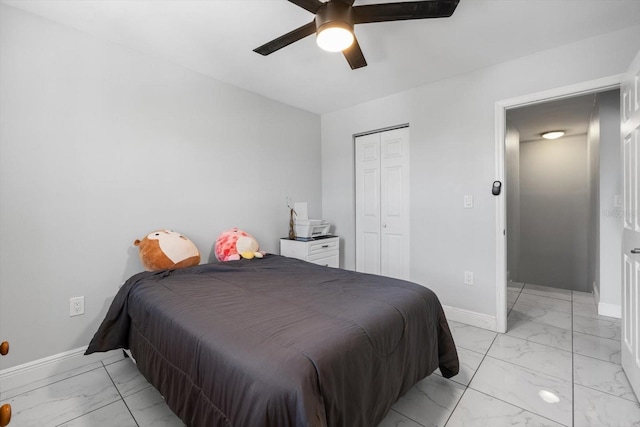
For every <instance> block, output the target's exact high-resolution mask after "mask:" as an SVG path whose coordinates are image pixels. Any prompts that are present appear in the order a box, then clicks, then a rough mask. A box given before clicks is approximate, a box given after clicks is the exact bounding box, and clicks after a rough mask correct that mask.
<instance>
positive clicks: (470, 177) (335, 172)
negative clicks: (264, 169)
mask: <svg viewBox="0 0 640 427" xmlns="http://www.w3.org/2000/svg"><path fill="white" fill-rule="evenodd" d="M638 49H640V26H635V27H629V28H626V29H624V30H621V31H618V32H614V33H609V34H605V35H602V36H599V37H595V38H591V39H587V40H583V41H579V42H576V43H573V44H569V45H565V46H560V47H558V48H555V49H552V50H548V51H544V52H540V53H537V54H534V55H530V56H527V57H523V58H520V59H517V60H514V61H509V62H505V63H502V64H498V65H496V66H493V67H489V68H484V69H480V70H477V71H475V72H472V73H468V74H464V75H460V76H454V77H452V78H450V79H446V80H442V81H439V82H436V83H433V84H430V85H426V86H421V87H418V88H415V89H412V90H409V91H406V92H402V93H398V94H395V95H393V96H389V97H385V98H381V99H378V100H375V101H372V102H368V103H365V104H361V105H358V106H355V107H352V108H348V109H345V110H341V111H336V112H332V113H328V114H325V115H323V116H322V188H323V193H322V200H323V202H322V206H323V218H324V219H327V220H329V221H332V222H333V223H334V224H335V225H336V232H337V233H338V234H339V235H340V236H341V237H342V238H343V243H344V244H343V250H344V251H343V256H344V262H343V266H345V267H346V268H350V269H353V268H354V265H355V263H354V259H355V258H354V256H355V247H354V242H355V236H354V224H353V221H354V191H353V187H354V185H353V138H352V135H353V134H356V133H358V132H364V131H367V130H371V129H378V128H382V127H385V126H392V125H397V124H400V123H409V124H410V126H411V183H412V187H411V201H412V203H411V230H412V238H411V242H412V246H411V247H412V254H411V266H412V271H411V278H412V280H414V281H416V282H418V283H422V284H424V285H428V286H429V287H430V288H432V289H433V290H434V291H436V293H437V294H438V295H439V297H440V299H441V300H442V302H443V303H444V304H445V305H449V306H455V307H458V308H461V309H464V310H469V311H471V312H475V313H478V314H480V315H485V316H490V317H495V315H496V230H495V224H496V221H495V220H496V201H495V197H494V196H493V195H491V191H490V190H491V183H492V182H493V180H494V179H495V167H496V165H495V117H494V116H495V115H494V111H495V103H496V102H497V101H500V100H506V99H510V98H515V97H518V96H523V95H526V94H531V93H535V92H539V91H544V90H549V89H553V88H558V87H563V86H569V85H572V84H576V83H579V82H584V81H589V80H594V79H598V78H602V77H606V76H612V75H616V74H619V73H622V72H623V71H625V70H626V69H627V66H628V65H629V63H630V62H631V60H632V59H633V57H634V55H635V53H636V52H637V51H638ZM465 194H471V195H473V196H474V202H475V207H474V208H473V209H463V195H465ZM464 270H469V271H473V272H474V273H475V275H474V279H475V284H474V285H473V286H468V285H464V284H463V271H464Z"/></svg>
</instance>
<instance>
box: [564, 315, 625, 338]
mask: <svg viewBox="0 0 640 427" xmlns="http://www.w3.org/2000/svg"><path fill="white" fill-rule="evenodd" d="M571 323H573V320H572V321H571ZM561 329H562V328H561ZM572 332H577V333H579V334H582V335H588V336H590V337H596V338H604V339H607V340H611V341H616V342H620V343H622V339H619V340H617V339H615V338H607V337H603V336H600V335H595V334H589V333H587V332H582V331H575V330H574V331H572ZM571 335H573V334H571Z"/></svg>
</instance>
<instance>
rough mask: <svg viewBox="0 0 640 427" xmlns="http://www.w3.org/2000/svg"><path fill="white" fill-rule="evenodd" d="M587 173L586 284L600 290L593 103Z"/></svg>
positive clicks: (596, 137)
mask: <svg viewBox="0 0 640 427" xmlns="http://www.w3.org/2000/svg"><path fill="white" fill-rule="evenodd" d="M587 157H588V161H587V167H588V170H589V171H588V173H589V225H588V233H587V258H588V264H587V284H588V285H589V289H588V291H589V292H594V293H595V294H596V295H597V294H599V292H600V250H599V248H600V115H599V109H598V102H597V97H596V102H595V103H594V106H593V110H592V111H591V118H590V119H589V128H588V130H587ZM618 252H620V251H618Z"/></svg>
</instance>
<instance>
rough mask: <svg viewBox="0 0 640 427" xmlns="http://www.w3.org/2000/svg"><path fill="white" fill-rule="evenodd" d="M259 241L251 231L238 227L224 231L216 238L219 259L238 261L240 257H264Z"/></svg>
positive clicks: (216, 250)
mask: <svg viewBox="0 0 640 427" xmlns="http://www.w3.org/2000/svg"><path fill="white" fill-rule="evenodd" d="M259 249H260V247H259V246H258V241H257V240H256V239H255V238H254V237H253V236H252V235H251V234H249V233H247V232H245V231H242V230H238V228H237V227H234V228H232V229H231V230H227V231H223V232H222V233H220V235H219V236H218V238H217V239H216V245H215V252H216V258H218V261H237V260H239V259H240V258H245V259H252V258H254V257H255V258H262V257H263V256H264V252H262V251H260V250H259Z"/></svg>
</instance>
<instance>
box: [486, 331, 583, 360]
mask: <svg viewBox="0 0 640 427" xmlns="http://www.w3.org/2000/svg"><path fill="white" fill-rule="evenodd" d="M499 335H505V336H507V337H509V338H513V339H517V340H520V341H525V342H527V343H532V344H536V345H541V346H544V347H547V348H550V349H553V350H559V351H563V352H565V353H570V354H574V352H573V351H571V350H565V349H564V348H560V347H554V346H552V345H549V344H542V343H539V342H535V341H531V340H528V339H526V338H521V337H517V336H514V335H509V334H502V333H501V334H499ZM490 350H491V349H489V350H488V351H487V354H489V351H490ZM492 357H493V358H494V359H498V358H497V357H495V356H492Z"/></svg>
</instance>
